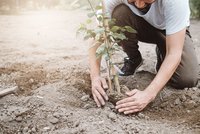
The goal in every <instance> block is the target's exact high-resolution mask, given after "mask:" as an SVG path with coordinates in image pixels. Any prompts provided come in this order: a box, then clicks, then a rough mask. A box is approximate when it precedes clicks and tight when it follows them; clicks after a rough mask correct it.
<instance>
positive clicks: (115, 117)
mask: <svg viewBox="0 0 200 134" xmlns="http://www.w3.org/2000/svg"><path fill="white" fill-rule="evenodd" d="M108 118H109V119H111V120H112V121H116V119H117V116H116V114H115V113H113V112H110V113H109V114H108Z"/></svg>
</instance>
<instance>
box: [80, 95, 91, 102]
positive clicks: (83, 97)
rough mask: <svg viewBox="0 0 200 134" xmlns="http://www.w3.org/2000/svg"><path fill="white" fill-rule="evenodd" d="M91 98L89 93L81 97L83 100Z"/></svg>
mask: <svg viewBox="0 0 200 134" xmlns="http://www.w3.org/2000/svg"><path fill="white" fill-rule="evenodd" d="M89 98H90V96H89V95H84V96H82V97H81V100H82V101H83V102H86V101H88V100H89Z"/></svg>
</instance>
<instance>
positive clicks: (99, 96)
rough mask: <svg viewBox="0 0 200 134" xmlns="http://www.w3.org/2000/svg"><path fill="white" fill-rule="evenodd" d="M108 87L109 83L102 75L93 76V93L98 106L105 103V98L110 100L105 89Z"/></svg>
mask: <svg viewBox="0 0 200 134" xmlns="http://www.w3.org/2000/svg"><path fill="white" fill-rule="evenodd" d="M107 88H108V85H107V83H106V80H105V79H104V78H102V77H100V76H98V77H94V78H92V95H93V98H94V101H95V102H96V104H97V106H98V107H101V106H102V105H105V100H108V96H107V95H106V92H105V90H104V89H107Z"/></svg>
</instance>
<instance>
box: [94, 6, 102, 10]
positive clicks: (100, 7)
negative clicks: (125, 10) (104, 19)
mask: <svg viewBox="0 0 200 134" xmlns="http://www.w3.org/2000/svg"><path fill="white" fill-rule="evenodd" d="M95 9H96V10H101V9H103V7H102V6H96V7H95Z"/></svg>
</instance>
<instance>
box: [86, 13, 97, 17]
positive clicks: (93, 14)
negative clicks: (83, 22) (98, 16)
mask: <svg viewBox="0 0 200 134" xmlns="http://www.w3.org/2000/svg"><path fill="white" fill-rule="evenodd" d="M87 15H88V17H89V18H92V17H93V16H95V13H94V12H92V13H88V14H87Z"/></svg>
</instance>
